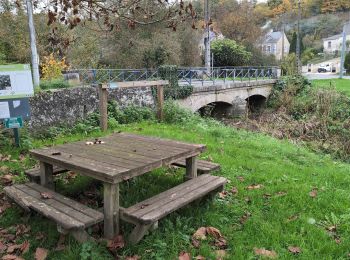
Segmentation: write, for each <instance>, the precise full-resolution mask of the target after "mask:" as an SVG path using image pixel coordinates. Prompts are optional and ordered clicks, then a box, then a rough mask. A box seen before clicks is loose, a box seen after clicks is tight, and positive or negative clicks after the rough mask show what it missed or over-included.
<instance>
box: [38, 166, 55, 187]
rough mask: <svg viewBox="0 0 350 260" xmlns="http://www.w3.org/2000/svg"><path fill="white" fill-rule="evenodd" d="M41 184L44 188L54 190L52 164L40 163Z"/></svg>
mask: <svg viewBox="0 0 350 260" xmlns="http://www.w3.org/2000/svg"><path fill="white" fill-rule="evenodd" d="M40 183H41V185H42V186H44V187H47V188H50V189H54V183H53V166H52V164H49V163H46V162H40Z"/></svg>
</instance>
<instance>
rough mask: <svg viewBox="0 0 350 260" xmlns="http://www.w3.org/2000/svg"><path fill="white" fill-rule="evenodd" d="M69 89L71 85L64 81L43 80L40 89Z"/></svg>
mask: <svg viewBox="0 0 350 260" xmlns="http://www.w3.org/2000/svg"><path fill="white" fill-rule="evenodd" d="M69 87H70V85H69V83H68V82H67V81H65V80H63V79H54V80H42V81H41V82H40V88H41V89H44V90H46V89H60V88H69Z"/></svg>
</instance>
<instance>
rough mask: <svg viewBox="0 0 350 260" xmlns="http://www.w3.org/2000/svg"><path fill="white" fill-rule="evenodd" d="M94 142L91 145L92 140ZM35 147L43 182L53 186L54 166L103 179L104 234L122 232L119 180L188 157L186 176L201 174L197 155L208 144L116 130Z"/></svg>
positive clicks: (111, 234)
mask: <svg viewBox="0 0 350 260" xmlns="http://www.w3.org/2000/svg"><path fill="white" fill-rule="evenodd" d="M90 141H91V142H92V143H93V144H91V142H90ZM90 141H89V142H86V141H78V142H73V143H66V144H62V145H57V146H53V147H49V148H41V149H35V150H31V151H30V153H31V154H32V156H33V157H34V158H36V159H37V160H39V161H40V177H41V178H40V181H41V185H43V186H45V187H46V188H50V189H53V165H55V166H58V167H61V168H64V169H67V170H71V171H74V172H76V173H79V174H81V175H86V176H89V177H91V178H94V179H97V180H100V181H102V182H103V185H104V208H103V212H104V235H105V237H106V238H113V237H114V236H115V235H116V234H118V233H119V222H120V204H119V183H120V182H122V181H125V180H128V179H130V178H133V177H136V176H140V175H142V174H145V173H148V172H150V171H152V170H154V169H156V168H160V167H163V166H168V165H170V164H172V163H173V162H175V161H177V160H179V159H184V158H186V177H187V178H188V179H192V178H195V177H197V159H196V157H197V155H199V154H200V153H201V152H203V151H204V150H205V148H206V147H205V145H201V144H189V143H184V142H178V141H174V140H167V139H160V138H156V137H148V136H140V135H135V134H129V133H115V134H112V135H110V136H106V137H101V138H99V139H96V140H90Z"/></svg>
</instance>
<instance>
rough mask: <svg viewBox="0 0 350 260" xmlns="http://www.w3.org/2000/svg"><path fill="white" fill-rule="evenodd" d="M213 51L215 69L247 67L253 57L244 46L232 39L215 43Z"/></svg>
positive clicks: (212, 45)
mask: <svg viewBox="0 0 350 260" xmlns="http://www.w3.org/2000/svg"><path fill="white" fill-rule="evenodd" d="M211 51H212V53H213V55H214V66H215V67H220V66H242V65H247V64H248V63H249V61H250V59H251V57H252V54H251V53H250V52H248V51H247V50H246V48H245V47H244V46H243V45H240V44H238V43H237V42H236V41H234V40H230V39H223V40H215V41H213V42H212V43H211Z"/></svg>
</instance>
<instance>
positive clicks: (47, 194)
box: [40, 192, 53, 199]
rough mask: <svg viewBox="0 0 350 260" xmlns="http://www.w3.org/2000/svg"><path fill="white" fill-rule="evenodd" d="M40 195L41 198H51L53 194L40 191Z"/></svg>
mask: <svg viewBox="0 0 350 260" xmlns="http://www.w3.org/2000/svg"><path fill="white" fill-rule="evenodd" d="M40 195H41V197H42V198H43V199H52V198H53V195H52V193H50V192H42V193H40Z"/></svg>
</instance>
